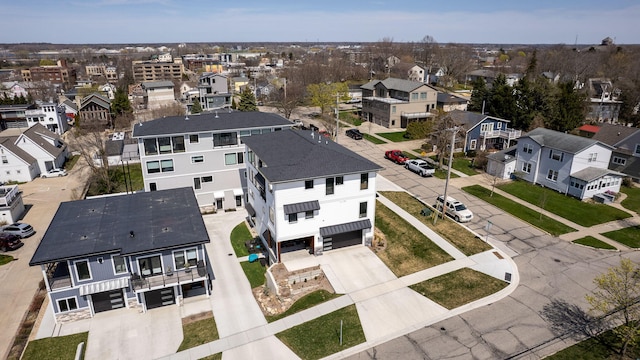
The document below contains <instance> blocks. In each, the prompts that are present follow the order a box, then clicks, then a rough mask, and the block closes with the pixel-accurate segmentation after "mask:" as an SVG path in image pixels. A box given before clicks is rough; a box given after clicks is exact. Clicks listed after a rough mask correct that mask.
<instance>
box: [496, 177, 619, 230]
mask: <svg viewBox="0 0 640 360" xmlns="http://www.w3.org/2000/svg"><path fill="white" fill-rule="evenodd" d="M499 188H500V190H503V191H506V192H508V193H509V194H511V195H514V196H516V197H518V198H520V199H522V200H524V201H526V202H528V203H530V204H533V205H535V206H538V207H540V208H542V209H544V210H547V211H549V212H552V213H554V214H556V215H558V216H561V217H563V218H565V219H567V220H569V221H572V222H574V223H576V224H579V225H582V226H586V227H590V226H593V225H598V224H602V223H606V222H609V221H614V220H621V219H626V218H628V217H630V216H631V215H630V214H629V213H627V212H625V211H622V210H619V209H616V208H614V207H611V206H608V205H604V204H594V203H586V202H582V201H580V200H578V199H574V198H572V197H569V196H565V195H563V194H560V193H558V192H556V191H553V190H551V189H548V188H543V187H541V186H536V185H532V184H529V183H527V182H525V181H513V182H510V183H507V184H504V185H500V186H499Z"/></svg>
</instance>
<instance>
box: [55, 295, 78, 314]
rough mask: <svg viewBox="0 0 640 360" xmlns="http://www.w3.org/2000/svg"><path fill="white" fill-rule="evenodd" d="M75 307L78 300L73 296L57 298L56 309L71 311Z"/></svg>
mask: <svg viewBox="0 0 640 360" xmlns="http://www.w3.org/2000/svg"><path fill="white" fill-rule="evenodd" d="M77 308H78V301H77V300H76V298H75V297H72V298H66V299H59V300H58V311H60V312H65V311H71V310H75V309H77Z"/></svg>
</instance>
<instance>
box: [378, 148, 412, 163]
mask: <svg viewBox="0 0 640 360" xmlns="http://www.w3.org/2000/svg"><path fill="white" fill-rule="evenodd" d="M384 157H385V158H386V159H389V160H391V161H393V162H394V163H396V164H404V163H405V161H407V160H409V158H408V157H407V156H406V155H405V154H404V153H403V152H402V151H400V150H389V151H387V152H385V153H384Z"/></svg>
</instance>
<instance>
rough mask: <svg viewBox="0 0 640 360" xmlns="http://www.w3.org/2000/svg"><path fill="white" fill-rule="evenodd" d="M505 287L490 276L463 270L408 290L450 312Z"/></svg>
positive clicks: (413, 286) (505, 285) (416, 285)
mask: <svg viewBox="0 0 640 360" xmlns="http://www.w3.org/2000/svg"><path fill="white" fill-rule="evenodd" d="M507 285H509V284H508V283H506V282H504V281H502V280H498V279H496V278H494V277H492V276H489V275H486V274H483V273H481V272H478V271H475V270H471V269H469V268H463V269H460V270H456V271H454V272H450V273H448V274H444V275H440V276H438V277H436V278H433V279H429V280H427V281H423V282H421V283H417V284H415V285H411V286H410V288H411V289H413V290H415V291H417V292H419V293H420V294H422V295H423V296H425V297H428V298H429V299H431V300H433V301H435V302H437V303H438V304H440V305H442V306H444V307H446V308H447V309H449V310H451V309H455V308H457V307H459V306H462V305H464V304H468V303H470V302H472V301H475V300H478V299H482V298H483V297H485V296H489V295H491V294H493V293H495V292H498V291H500V290H502V289H504V288H505V287H507Z"/></svg>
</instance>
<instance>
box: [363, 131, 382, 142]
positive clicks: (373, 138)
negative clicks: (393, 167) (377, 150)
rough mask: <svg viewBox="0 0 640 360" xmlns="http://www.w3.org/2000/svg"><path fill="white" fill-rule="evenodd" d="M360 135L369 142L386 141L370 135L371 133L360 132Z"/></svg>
mask: <svg viewBox="0 0 640 360" xmlns="http://www.w3.org/2000/svg"><path fill="white" fill-rule="evenodd" d="M362 137H363V138H364V139H365V140H367V141H369V142H372V143H374V144H386V143H387V142H386V141H384V140H382V139H378V138H377V137H375V136H371V135H369V134H365V133H362Z"/></svg>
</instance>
